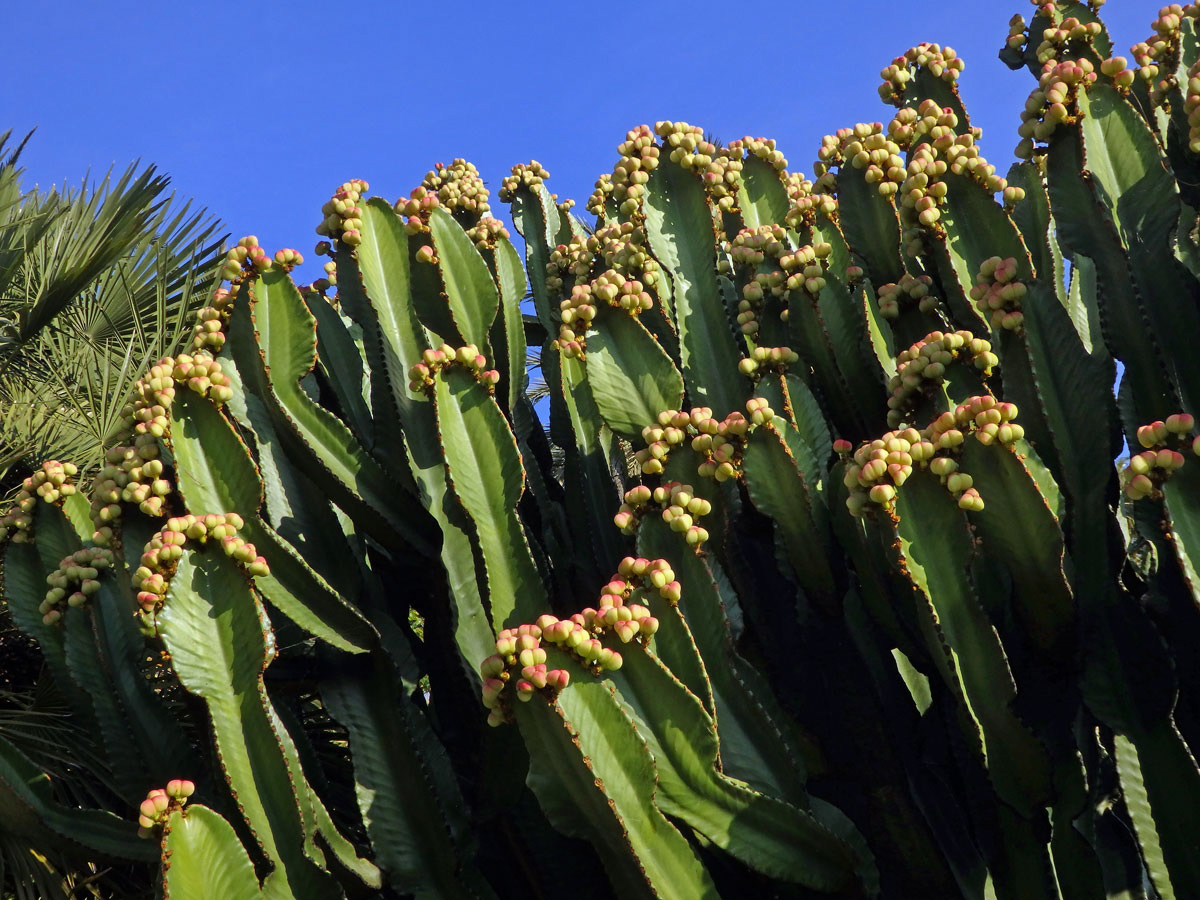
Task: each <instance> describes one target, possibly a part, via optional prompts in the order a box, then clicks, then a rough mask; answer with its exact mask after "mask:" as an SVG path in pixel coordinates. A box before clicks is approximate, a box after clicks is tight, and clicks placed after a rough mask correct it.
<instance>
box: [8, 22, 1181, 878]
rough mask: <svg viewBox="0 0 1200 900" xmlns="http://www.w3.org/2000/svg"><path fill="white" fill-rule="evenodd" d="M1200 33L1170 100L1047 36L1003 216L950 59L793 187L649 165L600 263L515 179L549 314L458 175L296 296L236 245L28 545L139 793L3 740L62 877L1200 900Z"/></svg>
mask: <svg viewBox="0 0 1200 900" xmlns="http://www.w3.org/2000/svg"><path fill="white" fill-rule="evenodd" d="M1198 17H1200V7H1194V6H1189V7H1182V8H1179V7H1168V8H1166V9H1165V10H1164V11H1163V12H1162V13H1161V14H1160V16H1159V19H1158V20H1157V21H1156V23H1155V32H1156V37H1155V38H1154V39H1153V40H1152V41H1149V42H1147V43H1146V44H1144V45H1139V48H1136V49H1135V57H1137V58H1138V59H1139V63H1140V68H1139V69H1138V70H1137V71H1136V72H1132V70H1130V69H1128V68H1127V66H1126V64H1125V62H1124V60H1120V59H1119V58H1117V57H1114V56H1113V55H1112V48H1111V46H1110V42H1109V39H1108V37H1107V34H1106V32H1105V30H1104V27H1103V25H1102V24H1101V23H1100V21H1099V19H1098V18H1097V17H1096V15H1095V9H1094V8H1092V7H1088V6H1084V5H1081V4H1055V3H1048V4H1044V5H1042V6H1039V7H1038V9H1037V12H1036V14H1035V16H1034V18H1033V20H1032V22H1030V23H1028V24H1026V23H1025V22H1024V21H1023V20H1020V21H1018V20H1014V22H1013V24H1012V30H1011V33H1010V35H1009V37H1008V39H1007V41H1006V45H1005V49H1004V50H1003V51H1002V56H1003V58H1004V59H1005V60H1006V61H1007V62H1008V63H1009V64H1010V65H1013V66H1014V67H1018V68H1019V67H1023V66H1024V67H1028V68H1029V69H1030V71H1031V72H1032V73H1033V74H1034V76H1035V77H1036V78H1037V79H1038V86H1037V88H1036V89H1035V90H1034V92H1033V93H1032V94H1031V96H1030V100H1029V102H1028V103H1027V104H1026V106H1025V112H1024V113H1023V114H1022V115H1023V117H1022V124H1021V126H1020V130H1021V139H1022V144H1021V146H1020V147H1019V148H1018V150H1019V153H1020V154H1021V155H1022V156H1023V157H1026V161H1023V162H1020V163H1018V164H1017V165H1015V166H1014V167H1013V168H1012V169H1011V170H1010V172H1009V173H1008V175H1007V176H1000V175H998V174H997V172H996V170H995V168H994V167H993V166H991V165H990V164H988V163H987V162H986V160H985V159H984V158H983V157H982V156H981V155H980V138H981V135H980V134H979V132H978V130H976V129H973V128H972V127H971V125H970V123H969V120H968V118H967V113H966V111H965V109H964V108H963V106H962V103H961V99H960V98H959V95H958V92H957V89H956V85H955V82H956V79H957V78H958V77H959V74H960V73H961V72H962V71H963V64H962V60H961V59H959V58H958V57H957V56H956V55H955V54H954V53H953V51H951V50H950V49H949V48H944V47H940V46H938V45H934V44H923V45H920V46H919V47H915V48H913V49H911V50H909V51H908V52H907V53H905V54H904V55H903V56H901V57H897V58H896V60H895V61H894V62H893V63H892V64H891V65H889V66H888V67H887V68H886V69H884V70H883V73H882V77H883V84H882V86H881V90H880V95H881V97H883V99H884V100H885V102H886V103H888V104H891V105H893V106H894V108H895V110H894V115H893V117H892V119H891V121H890V122H888V123H887V124H886V125H885V124H883V123H860V124H857V125H855V126H853V127H850V128H845V129H842V130H840V131H837V132H836V133H834V134H832V135H830V136H828V137H827V138H826V139H825V140H824V141H823V142H822V146H821V148H820V151H819V154H818V155H819V159H818V161H817V162H816V164H815V172H814V177H813V178H812V179H808V178H804V177H802V176H800V175H797V174H793V173H792V172H790V171H789V169H788V164H787V160H786V159H785V158H784V157H783V154H782V152H781V151H780V150H779V149H778V148H777V147H776V145H775V143H774V142H773V141H770V140H767V139H763V138H750V137H747V138H744V139H742V140H740V141H734V142H732V143H730V144H728V145H718V144H716V143H714V142H712V141H710V140H708V139H707V138H706V137H705V136H704V133H703V131H702V130H701V129H699V128H697V127H694V126H691V125H687V124H685V123H677V122H666V121H664V122H658V123H656V125H655V126H654V127H653V128H651V127H649V126H641V127H639V128H636V129H634V130H632V131H630V132H629V133H628V134H627V136H626V139H625V140H624V141H623V142H622V143H621V144H620V146H619V147H618V154H619V159H618V161H617V163H616V165H615V166H614V168H613V171H612V173H611V174H610V175H605V176H604V177H602V178H601V179H600V180H599V181H598V182H597V185H596V192H595V193H594V194H593V195H592V197H591V198H590V199H589V200H588V202H587V205H586V208H587V210H588V211H589V212H590V213H592V214H594V215H595V217H596V221H595V224H594V225H592V224H590V223H585V222H584V221H582V220H581V219H580V218H579V217H578V216H577V215H576V214H575V213H574V212H573V211H572V206H571V204H569V203H561V202H559V201H558V198H557V197H556V196H555V195H553V194H551V193H550V192H549V190H548V188H547V186H546V182H547V179H548V177H549V175H548V173H547V171H546V170H545V168H544V167H542V166H541V165H540V164H538V163H536V162H532V163H529V164H527V165H518V166H516V167H514V168H513V171H512V175H511V176H510V177H508V178H506V179H505V180H504V182H503V184H502V187H501V189H500V191H499V196H500V199H501V200H502V201H503V202H505V203H507V204H509V205H510V207H511V216H512V221H513V223H514V225H515V226H516V228H517V230H518V231H519V232H520V234H521V235H522V237H523V238H524V245H525V258H524V266H522V260H521V257H520V254H519V253H518V251H517V250H516V249H515V247H514V245H513V243H512V241H511V240H510V237H509V235H508V233H507V231H506V229H505V227H504V226H503V225H502V224H501V223H500V222H499V221H498V220H496V219H494V218H492V217H491V216H490V215H489V213H490V211H491V207H490V202H489V201H490V195H489V193H488V191H487V189H486V187H485V186H484V184H483V182H482V180H481V178H480V176H479V173H478V172H477V171H476V170H475V168H474V167H473V166H471V165H470V164H468V163H466V162H464V161H462V160H455V161H454V162H453V163H452V164H451V165H450V166H439V167H437V168H436V169H435V170H433V171H431V172H430V173H428V175H427V176H426V177H425V179H424V180H423V182H422V183H421V185H420V186H418V187H417V188H416V189H415V190H414V191H413V192H412V194H411V196H410V197H408V198H402V199H401V200H400V201H398V202H397V203H395V204H392V203H389V202H388V201H386V200H384V199H382V198H378V197H371V196H369V186H368V184H367V183H366V182H365V181H362V180H360V179H354V180H350V181H347V182H346V183H344V184H343V185H341V187H340V188H338V190H337V191H336V192H335V193H334V195H333V196H332V197H331V199H330V200H329V202H328V203H326V205H325V206H324V208H323V210H322V214H321V215H322V219H321V223H320V225H319V227H318V232H319V234H320V235H321V237H322V242H321V243H320V244H318V246H317V252H318V254H320V255H323V256H327V257H329V261H328V263H327V264H326V267H325V272H326V276H325V277H324V278H322V279H320V280H318V281H317V282H314V283H312V284H309V285H296V284H295V283H294V282H293V279H292V269H293V267H294V266H295V265H297V264H299V263H300V254H299V253H297V252H296V251H294V250H281V251H279V252H278V253H275V254H273V255H272V254H269V253H268V252H267V251H266V250H264V249H263V248H262V247H260V246H259V245H258V242H257V240H256V239H254V238H252V237H250V238H246V239H243V240H242V241H241V242H239V244H238V246H237V247H235V248H234V249H233V250H231V251H230V253H229V256H228V259H227V263H226V268H225V273H224V274H225V276H226V278H227V280H228V281H229V282H230V284H229V287H228V288H227V289H223V290H222V291H221V292H219V293H218V295H217V297H216V298H215V299H214V302H213V304H212V306H211V307H210V308H208V309H206V310H204V311H202V312H201V313H200V314H199V317H198V323H197V326H196V334H195V340H194V348H193V349H192V350H191V351H190V352H189V353H186V354H183V355H181V356H178V357H175V358H172V359H164V360H162V361H161V362H160V363H159V364H158V365H157V366H156V367H155V368H153V369H152V370H151V371H150V372H149V373H147V376H146V377H145V378H144V379H143V381H142V382H141V383H140V384H139V387H138V391H137V394H136V398H135V400H134V402H133V403H132V404H131V405H130V406H129V408H128V409H127V411H126V418H125V424H124V431H123V434H122V435H121V436H120V437H119V439H118V441H117V444H116V445H115V446H114V447H113V448H112V450H110V452H109V455H108V457H107V458H106V463H107V468H105V469H104V470H103V471H102V472H101V473H100V475H99V476H98V477H97V478H96V479H95V480H94V481H93V482H92V483H91V484H90V485H83V486H80V488H79V489H77V487H76V485H75V477H76V475H77V474H78V472H77V470H76V469H75V468H74V467H72V466H70V465H69V464H67V463H57V462H51V463H47V464H46V466H45V467H43V469H42V470H41V471H39V472H38V473H36V474H35V476H33V477H31V478H30V479H29V481H28V483H27V485H26V488H25V491H24V492H23V493H22V495H21V497H20V498H19V499H18V501H17V503H16V505H15V506H14V507H13V508H12V509H11V510H10V511H9V512H8V513H7V514H6V516H5V518H4V520H3V523H2V525H0V528H2V529H3V534H4V536H6V537H7V538H8V544H7V547H6V549H5V557H4V565H5V593H6V597H7V602H8V604H9V607H10V609H11V610H12V615H13V617H14V620H15V621H16V622H17V623H18V625H19V626H20V627H21V628H22V629H23V630H24V631H25V632H26V633H28V634H29V635H30V636H31V637H33V638H34V639H36V641H37V642H38V645H39V647H40V648H41V652H42V654H43V657H44V660H45V664H46V678H47V679H48V680H50V681H52V682H53V683H54V684H55V685H57V686H58V688H59V689H60V690H61V691H62V692H63V694H64V696H66V697H67V698H68V700H69V702H70V703H71V705H72V709H73V711H74V714H75V715H76V716H77V717H78V718H79V720H80V721H82V722H86V723H88V724H89V725H90V726H91V728H92V731H93V734H94V740H95V744H96V749H97V756H98V757H99V758H100V759H101V760H103V763H102V764H94V768H96V769H98V771H97V774H98V775H99V776H102V777H103V778H104V780H105V783H106V784H108V785H110V788H109V790H108V791H107V793H106V794H105V795H104V796H103V797H97V798H96V802H95V804H94V807H93V808H91V809H85V808H81V805H79V804H76V805H72V803H71V802H70V798H68V797H66V796H63V795H61V794H59V795H56V794H55V793H54V791H53V789H52V787H51V786H48V785H47V784H46V783H45V782H44V781H38V779H37V778H36V777H32V778H31V777H30V774H31V773H36V772H37V770H38V760H37V759H36V758H33V759H31V758H30V757H29V755H28V753H27V752H25V751H22V750H21V749H19V748H16V747H13V746H11V745H9V744H8V743H7V742H5V741H3V739H2V737H3V736H2V735H0V755H2V758H3V759H4V760H8V762H6V763H5V766H4V767H3V768H0V787H2V788H3V790H4V792H5V794H4V795H5V796H7V797H9V798H10V799H12V800H13V801H14V803H16V804H17V805H19V806H20V808H21V809H22V810H23V811H26V812H28V813H29V815H28V816H27V818H28V819H29V821H30V822H32V823H35V824H36V828H32V829H31V830H30V832H29V834H30V840H32V841H34V842H36V843H37V845H38V846H39V847H52V848H53V850H54V852H62V853H71V854H75V855H76V856H81V857H82V858H87V859H113V860H123V861H125V864H126V865H129V866H137V865H145V861H147V860H154V859H157V860H159V861H160V864H159V868H158V870H157V872H156V874H154V875H153V876H149V874H148V878H150V877H152V878H153V879H154V880H155V881H156V882H157V883H158V884H159V885H160V886H161V889H162V891H163V893H164V896H172V897H175V896H187V897H191V896H196V897H207V896H214V897H215V896H222V897H243V896H244V897H256V896H259V895H267V896H272V897H299V898H304V897H322V898H324V897H331V896H342V895H345V896H362V895H368V894H372V895H374V894H379V893H381V892H382V893H383V895H385V896H393V895H413V896H416V897H489V896H495V897H507V896H519V895H520V896H524V895H527V894H532V895H535V896H547V897H551V896H563V895H565V894H566V893H567V892H571V893H573V894H578V893H581V894H582V895H583V896H587V897H607V896H621V897H627V896H628V897H664V898H689V900H690V898H697V897H718V896H723V895H730V896H733V895H740V894H745V893H748V892H759V893H761V894H762V895H764V896H779V897H804V896H814V895H833V896H843V897H875V896H881V897H889V898H891V897H896V898H905V897H953V896H963V897H970V898H983V897H986V896H995V897H999V898H1051V897H1104V896H1114V895H1124V896H1131V897H1132V896H1140V897H1147V896H1151V895H1154V896H1157V897H1160V898H1168V897H1193V896H1200V863H1198V860H1200V853H1197V850H1198V849H1200V848H1198V841H1200V830H1198V829H1197V828H1196V826H1195V809H1196V807H1197V802H1198V801H1200V772H1198V770H1197V768H1196V764H1195V758H1194V754H1195V749H1196V747H1197V746H1198V742H1200V705H1198V702H1200V695H1198V694H1197V691H1198V689H1200V658H1198V657H1197V655H1196V654H1197V649H1196V648H1197V647H1200V642H1198V641H1197V640H1196V638H1197V635H1198V628H1200V607H1198V604H1197V601H1198V600H1200V587H1198V583H1197V575H1196V563H1195V562H1194V560H1193V556H1194V554H1195V553H1196V552H1197V550H1196V547H1197V546H1200V490H1198V489H1197V487H1198V484H1200V483H1198V482H1197V480H1196V479H1197V478H1200V461H1198V460H1196V459H1195V457H1196V455H1197V454H1198V453H1200V438H1198V437H1197V435H1196V424H1195V418H1194V416H1195V415H1197V414H1198V413H1197V402H1198V400H1200V395H1198V393H1197V392H1198V391H1200V369H1197V362H1196V357H1195V355H1194V354H1191V353H1189V352H1188V347H1189V343H1188V342H1189V341H1191V340H1194V339H1195V338H1196V337H1197V336H1200V327H1197V326H1198V325H1200V322H1198V321H1197V316H1198V315H1200V313H1198V312H1197V306H1196V300H1197V297H1200V284H1197V274H1198V273H1200V267H1198V266H1197V263H1196V258H1197V257H1196V249H1195V248H1196V244H1197V239H1196V228H1197V223H1198V222H1200V218H1198V213H1197V209H1200V202H1198V201H1197V198H1196V197H1194V196H1193V193H1194V190H1195V189H1194V187H1193V185H1194V184H1196V183H1197V182H1198V180H1200V179H1198V178H1197V176H1200V164H1198V162H1197V157H1196V155H1195V153H1194V151H1193V146H1195V145H1196V140H1195V138H1194V136H1193V125H1192V124H1191V118H1192V107H1194V106H1196V105H1197V104H1196V102H1194V96H1193V95H1197V96H1200V79H1197V77H1196V76H1195V74H1194V71H1193V70H1194V69H1197V68H1200V42H1197V40H1196V37H1195V21H1196V19H1197V18H1198ZM1131 72H1132V74H1131ZM1193 82H1195V86H1196V87H1197V90H1196V91H1193V90H1192V87H1193ZM1065 261H1069V263H1070V277H1069V280H1064V269H1065ZM335 288H336V290H334V289H335ZM527 290H528V291H529V297H530V299H531V300H532V305H533V313H532V314H523V313H522V302H523V300H524V299H525V297H526V292H527ZM530 346H533V347H540V359H541V366H542V370H543V374H544V375H545V377H546V382H547V385H548V388H549V394H550V408H549V422H548V425H549V428H548V431H544V430H543V429H542V427H541V423H540V422H539V419H538V416H537V414H536V413H535V411H534V409H533V405H532V403H531V401H530V399H529V394H528V390H527V384H526V380H527V379H526V373H525V371H524V365H523V363H524V360H525V358H526V350H527V348H529V347H530ZM1117 362H1120V363H1121V365H1122V366H1123V375H1122V379H1121V387H1120V390H1119V392H1118V393H1117V395H1116V396H1114V395H1113V392H1112V389H1111V385H1112V384H1113V380H1114V375H1115V364H1116V363H1117ZM1122 436H1123V437H1124V439H1125V441H1127V442H1128V444H1129V446H1130V447H1131V448H1140V449H1137V452H1135V453H1134V454H1133V455H1131V456H1129V457H1128V459H1127V460H1126V461H1122V462H1120V463H1118V464H1114V462H1113V460H1114V458H1115V457H1116V456H1117V455H1118V454H1119V453H1120V449H1121V445H1122ZM131 746H132V747H133V748H135V750H136V753H131V752H130V748H131ZM81 765H82V763H81ZM185 801H186V803H185ZM139 826H140V829H141V834H142V836H141V837H139V834H138V832H139ZM3 827H7V826H6V825H4V824H0V828H3ZM156 845H157V849H156ZM214 869H217V870H219V871H220V872H221V873H222V876H221V878H222V880H221V881H219V882H217V881H213V882H211V883H210V882H208V881H207V880H205V878H204V876H203V874H202V873H205V872H208V871H212V870H214Z"/></svg>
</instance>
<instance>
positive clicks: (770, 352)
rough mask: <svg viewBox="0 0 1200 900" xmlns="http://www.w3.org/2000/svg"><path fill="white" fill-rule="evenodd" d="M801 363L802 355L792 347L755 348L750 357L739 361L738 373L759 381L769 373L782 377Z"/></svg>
mask: <svg viewBox="0 0 1200 900" xmlns="http://www.w3.org/2000/svg"><path fill="white" fill-rule="evenodd" d="M799 361H800V354H798V353H796V352H795V351H794V350H792V349H791V348H790V347H755V348H754V349H753V350H751V351H750V356H749V357H747V358H744V359H741V360H739V361H738V371H739V372H741V373H742V374H743V375H749V376H751V377H753V378H755V380H757V379H759V378H761V377H762V376H763V375H765V374H768V373H773V374H777V375H782V374H783V373H784V372H786V371H787V368H788V366H794V365H795V364H796V363H798V362H799Z"/></svg>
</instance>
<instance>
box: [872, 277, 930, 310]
mask: <svg viewBox="0 0 1200 900" xmlns="http://www.w3.org/2000/svg"><path fill="white" fill-rule="evenodd" d="M932 285H933V279H932V278H931V277H929V276H928V275H910V274H909V273H907V272H905V273H904V275H903V276H902V277H901V278H900V280H899V281H898V282H895V283H893V284H881V285H880V286H879V291H878V295H877V297H876V302H877V303H878V304H879V314H880V315H881V316H883V317H884V318H885V319H898V318H900V313H901V312H903V310H904V307H906V306H911V305H912V303H913V301H915V302H916V306H917V310H918V311H919V312H921V313H924V314H926V315H932V314H934V313H936V312H937V310H938V309H939V307H940V306H941V304H940V303H939V302H938V298H937V297H936V296H935V295H934V294H932V293H930V291H929V288H930V287H931V286H932Z"/></svg>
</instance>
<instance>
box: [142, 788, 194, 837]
mask: <svg viewBox="0 0 1200 900" xmlns="http://www.w3.org/2000/svg"><path fill="white" fill-rule="evenodd" d="M194 793H196V785H194V784H193V783H192V782H190V781H187V780H186V779H182V778H172V779H171V780H170V781H168V782H167V786H166V787H165V788H154V789H153V790H152V791H150V793H148V794H146V799H145V800H143V801H142V803H141V805H140V806H139V807H138V837H150V836H151V835H152V834H153V833H154V829H155V828H159V827H161V826H163V825H166V824H167V819H168V818H169V817H170V815H171V813H172V812H173V811H175V810H179V809H182V808H183V806H184V804H185V803H187V800H188V797H190V796H192V794H194Z"/></svg>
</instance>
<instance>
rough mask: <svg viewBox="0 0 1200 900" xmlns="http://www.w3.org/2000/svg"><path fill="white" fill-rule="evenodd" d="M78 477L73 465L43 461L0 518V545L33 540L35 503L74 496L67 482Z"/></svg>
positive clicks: (55, 461) (72, 486)
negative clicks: (9, 540) (5, 542)
mask: <svg viewBox="0 0 1200 900" xmlns="http://www.w3.org/2000/svg"><path fill="white" fill-rule="evenodd" d="M78 474H79V469H77V468H76V467H75V465H74V464H73V463H60V462H59V461H58V460H54V459H51V460H47V461H46V462H44V463H42V465H41V466H40V467H39V468H37V469H35V470H34V472H33V474H32V475H30V476H29V477H28V478H26V479H25V480H24V481H23V482H21V489H20V490H19V491H17V496H16V497H15V498H14V499H13V503H12V506H10V507H9V508H8V509H7V510H5V512H4V515H3V516H0V543H3V542H4V541H6V540H8V539H10V538H11V539H12V542H13V543H14V544H24V543H27V542H29V541H32V540H33V511H34V510H35V509H37V502H38V500H39V499H40V500H43V501H44V502H46V503H58V502H59V501H60V500H62V499H63V498H64V497H69V496H71V495H72V494H74V493H75V484H74V483H73V482H72V481H71V479H72V478H73V477H74V476H75V475H78Z"/></svg>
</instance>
